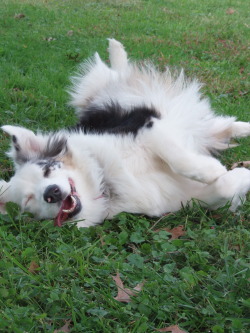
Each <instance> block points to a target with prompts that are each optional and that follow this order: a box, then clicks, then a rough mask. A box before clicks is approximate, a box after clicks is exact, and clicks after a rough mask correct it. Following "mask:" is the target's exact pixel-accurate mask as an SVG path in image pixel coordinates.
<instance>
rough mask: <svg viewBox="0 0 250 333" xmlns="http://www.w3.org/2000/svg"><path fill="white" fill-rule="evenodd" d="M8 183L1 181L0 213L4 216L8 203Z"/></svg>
mask: <svg viewBox="0 0 250 333" xmlns="http://www.w3.org/2000/svg"><path fill="white" fill-rule="evenodd" d="M8 187H9V185H8V183H7V182H5V181H4V180H0V213H2V214H4V213H5V212H6V211H5V204H6V202H7V197H6V192H7V190H8Z"/></svg>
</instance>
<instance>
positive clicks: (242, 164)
mask: <svg viewBox="0 0 250 333" xmlns="http://www.w3.org/2000/svg"><path fill="white" fill-rule="evenodd" d="M249 167H250V161H241V162H236V163H234V164H233V165H232V167H231V170H233V169H235V168H249Z"/></svg>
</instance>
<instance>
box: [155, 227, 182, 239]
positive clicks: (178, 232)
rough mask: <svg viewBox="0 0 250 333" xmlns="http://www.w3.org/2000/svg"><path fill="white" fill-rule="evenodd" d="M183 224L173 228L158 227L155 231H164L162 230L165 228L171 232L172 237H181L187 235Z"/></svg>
mask: <svg viewBox="0 0 250 333" xmlns="http://www.w3.org/2000/svg"><path fill="white" fill-rule="evenodd" d="M183 228H184V227H183V225H179V226H178V227H175V228H173V229H168V228H162V229H156V230H154V232H159V231H162V230H165V231H167V232H169V233H171V238H170V239H169V240H171V239H178V238H179V237H181V236H183V235H185V233H186V231H185V230H183Z"/></svg>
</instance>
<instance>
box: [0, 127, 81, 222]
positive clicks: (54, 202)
mask: <svg viewBox="0 0 250 333" xmlns="http://www.w3.org/2000/svg"><path fill="white" fill-rule="evenodd" d="M2 129H3V130H4V132H6V133H7V134H9V135H10V136H11V139H12V143H11V149H10V151H9V152H8V155H9V157H10V158H11V159H12V160H13V162H14V165H15V169H16V172H15V175H14V176H13V177H12V178H11V180H10V182H9V183H6V182H4V181H1V182H0V209H1V211H4V205H5V203H6V202H9V201H12V202H15V203H17V204H18V205H20V206H21V209H22V211H28V212H30V213H32V214H34V216H35V217H36V218H38V219H51V218H54V219H55V224H56V225H59V226H61V225H62V223H63V222H64V221H65V220H68V219H71V218H73V217H77V215H78V214H79V213H80V212H81V210H82V204H81V199H80V196H79V194H78V193H77V190H76V185H75V179H74V178H75V176H74V173H73V171H72V170H71V169H70V168H69V167H67V165H66V164H67V163H65V161H66V160H67V159H69V155H70V153H69V152H68V149H67V137H66V135H65V134H63V133H61V134H59V133H58V134H55V135H51V136H46V135H41V134H38V135H35V134H34V133H33V132H32V131H30V130H27V129H25V128H21V127H16V126H3V127H2Z"/></svg>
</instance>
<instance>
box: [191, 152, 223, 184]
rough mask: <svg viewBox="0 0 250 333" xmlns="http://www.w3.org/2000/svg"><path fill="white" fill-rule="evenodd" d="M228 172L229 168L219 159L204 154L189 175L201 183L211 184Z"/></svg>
mask: <svg viewBox="0 0 250 333" xmlns="http://www.w3.org/2000/svg"><path fill="white" fill-rule="evenodd" d="M226 173H227V169H226V168H225V167H224V166H223V165H222V164H221V163H220V162H219V161H217V160H216V159H214V158H211V157H206V156H204V157H202V158H200V159H199V161H197V164H196V165H194V167H193V171H192V174H191V175H190V176H189V177H190V178H191V179H193V180H197V181H199V182H201V183H205V184H211V183H213V182H214V181H216V179H218V178H220V177H221V176H223V175H224V174H226Z"/></svg>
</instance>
